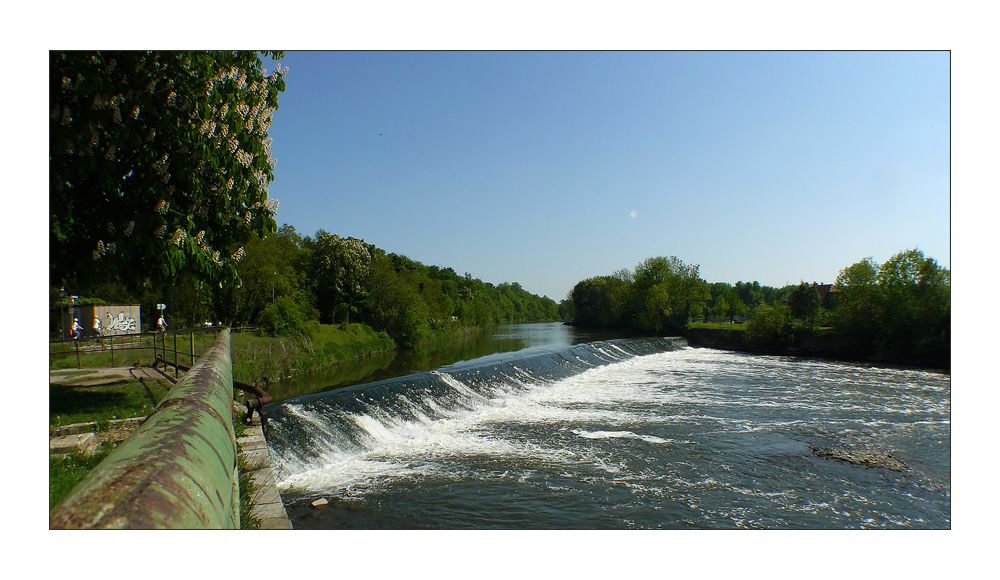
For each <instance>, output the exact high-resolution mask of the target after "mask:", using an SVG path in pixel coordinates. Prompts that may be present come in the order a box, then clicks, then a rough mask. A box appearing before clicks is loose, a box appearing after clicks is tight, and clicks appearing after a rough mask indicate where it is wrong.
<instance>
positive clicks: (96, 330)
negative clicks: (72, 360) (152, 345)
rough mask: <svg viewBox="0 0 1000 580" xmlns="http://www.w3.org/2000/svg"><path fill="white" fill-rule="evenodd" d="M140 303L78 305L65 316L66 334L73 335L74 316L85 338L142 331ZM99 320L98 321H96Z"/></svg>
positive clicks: (70, 336)
mask: <svg viewBox="0 0 1000 580" xmlns="http://www.w3.org/2000/svg"><path fill="white" fill-rule="evenodd" d="M139 311H140V308H139V305H138V304H93V305H86V306H76V307H75V308H73V309H72V310H71V312H70V313H69V315H68V316H67V317H66V318H65V326H66V332H65V334H66V336H67V337H69V338H72V337H73V323H74V318H75V319H76V322H77V323H78V324H79V325H80V327H81V335H82V337H84V338H96V337H98V336H118V335H121V334H135V333H138V332H141V331H142V317H141V316H140V312H139ZM95 320H96V321H99V323H98V322H95Z"/></svg>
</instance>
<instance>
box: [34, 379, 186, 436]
mask: <svg viewBox="0 0 1000 580" xmlns="http://www.w3.org/2000/svg"><path fill="white" fill-rule="evenodd" d="M74 380H80V379H71V380H70V381H67V382H58V383H50V384H49V425H50V426H52V427H55V426H60V425H69V424H72V423H85V422H87V421H109V420H112V419H125V418H127V417H145V416H146V415H149V414H150V413H152V412H153V409H155V408H156V405H157V403H159V402H160V401H161V400H162V399H163V396H164V395H166V394H167V391H169V390H170V388H171V387H172V386H173V385H172V384H171V383H170V381H167V380H165V379H149V378H144V379H142V380H135V379H122V380H121V381H117V382H114V383H110V384H104V385H97V386H91V387H86V386H81V385H75V384H73V381H74Z"/></svg>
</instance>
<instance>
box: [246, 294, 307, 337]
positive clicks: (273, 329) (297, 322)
mask: <svg viewBox="0 0 1000 580" xmlns="http://www.w3.org/2000/svg"><path fill="white" fill-rule="evenodd" d="M306 322H307V321H306V317H305V315H304V314H302V311H301V310H299V307H298V305H297V304H296V303H295V301H294V300H292V299H291V298H289V297H287V296H282V297H281V298H278V299H277V300H275V301H274V303H273V304H268V305H267V306H266V307H265V308H264V311H263V312H261V314H260V321H259V322H258V324H259V325H260V330H261V332H263V333H264V334H265V335H267V336H299V335H300V334H302V333H303V332H305V331H306Z"/></svg>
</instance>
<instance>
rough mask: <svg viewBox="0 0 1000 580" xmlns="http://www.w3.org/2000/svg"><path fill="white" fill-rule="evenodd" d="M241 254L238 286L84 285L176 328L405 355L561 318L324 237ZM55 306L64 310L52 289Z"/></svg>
mask: <svg viewBox="0 0 1000 580" xmlns="http://www.w3.org/2000/svg"><path fill="white" fill-rule="evenodd" d="M244 252H245V255H244V256H243V259H241V260H240V262H239V264H238V266H237V274H238V278H237V280H238V282H237V283H234V284H231V285H225V284H222V285H219V284H216V285H212V284H209V283H206V282H205V281H204V280H200V279H199V278H198V277H197V276H195V275H194V274H193V273H189V272H183V271H182V272H181V273H180V275H179V276H178V277H177V278H176V279H175V280H174V282H173V283H172V284H169V285H164V286H162V287H161V288H160V289H158V290H153V289H148V290H145V291H142V290H140V291H139V292H135V291H134V290H131V289H129V288H128V286H127V285H126V284H123V283H122V282H120V281H117V280H114V281H105V282H100V283H95V284H93V285H90V286H88V287H87V288H86V295H87V296H88V297H91V298H99V299H101V300H104V301H107V302H138V303H140V304H142V305H143V310H144V311H146V312H155V310H154V305H155V304H157V303H165V304H167V305H168V306H167V321H168V323H170V324H172V325H174V326H175V327H178V326H184V327H188V326H197V325H200V324H202V323H203V322H204V321H206V320H208V321H211V322H213V323H214V322H219V323H222V324H226V325H230V326H257V327H259V328H260V329H261V331H262V332H263V333H265V334H269V335H272V336H293V335H300V334H304V333H307V332H308V331H309V328H310V326H311V325H312V324H317V323H319V324H330V325H332V324H337V325H341V326H344V327H346V325H347V324H349V323H351V322H359V323H363V324H367V325H369V326H371V327H372V328H373V329H375V330H376V331H384V332H385V333H386V334H388V335H389V336H390V337H391V338H392V339H393V340H394V341H395V342H396V344H397V345H399V346H402V347H412V346H415V345H417V344H419V343H420V342H421V341H423V340H424V339H426V338H427V337H428V336H430V335H431V332H432V331H434V330H455V329H461V328H465V327H486V326H491V325H495V324H507V323H522V322H547V321H553V320H558V319H559V313H558V306H557V304H556V303H555V302H554V301H553V300H551V299H550V298H548V297H544V296H537V295H534V294H532V293H530V292H528V291H527V290H525V289H523V288H522V287H521V286H520V284H518V283H517V282H513V283H506V282H505V283H503V284H499V285H494V284H491V283H489V282H483V281H482V280H479V279H478V278H473V277H472V275H471V274H469V273H465V274H464V275H462V276H460V275H458V274H457V273H456V272H455V271H454V270H453V269H452V268H440V267H438V266H426V265H424V264H422V263H420V262H418V261H415V260H412V259H410V258H408V257H406V256H404V255H400V254H395V253H387V252H386V251H385V250H383V249H381V248H378V247H376V246H374V245H373V244H369V243H366V242H365V241H364V240H358V239H356V238H350V237H347V238H344V237H340V236H338V235H336V234H331V233H329V232H326V231H324V230H322V229H321V230H319V231H318V232H316V234H315V235H314V236H305V237H303V236H301V235H300V234H299V233H298V232H297V231H296V230H295V228H294V227H293V226H291V225H288V224H285V225H283V226H282V227H281V228H279V229H278V231H277V232H275V233H274V234H270V235H265V236H254V237H252V238H251V239H250V240H249V241H248V242H247V243H246V245H245V246H244ZM53 300H54V301H55V302H59V301H60V300H62V302H65V299H64V298H61V297H60V296H59V290H58V289H55V288H53Z"/></svg>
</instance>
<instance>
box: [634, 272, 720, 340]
mask: <svg viewBox="0 0 1000 580" xmlns="http://www.w3.org/2000/svg"><path fill="white" fill-rule="evenodd" d="M698 268H699V267H698V265H697V264H692V265H687V264H685V263H684V262H682V261H681V260H679V259H678V258H676V257H675V256H671V257H669V258H665V257H662V256H659V257H655V258H647V259H646V260H644V261H643V262H642V263H640V264H639V265H638V266H636V267H635V273H634V274H633V276H632V280H634V288H633V296H634V304H635V305H636V309H635V322H636V327H637V328H639V329H641V330H653V331H655V332H656V333H660V332H661V330H662V331H666V330H672V331H677V330H683V329H684V328H686V327H687V324H688V321H689V320H690V319H691V316H693V315H694V314H697V313H701V312H702V311H703V310H704V309H705V305H706V304H707V303H708V300H709V299H710V298H711V293H710V291H709V287H708V284H707V283H706V282H705V281H704V280H702V279H701V278H700V277H699V275H698Z"/></svg>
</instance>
